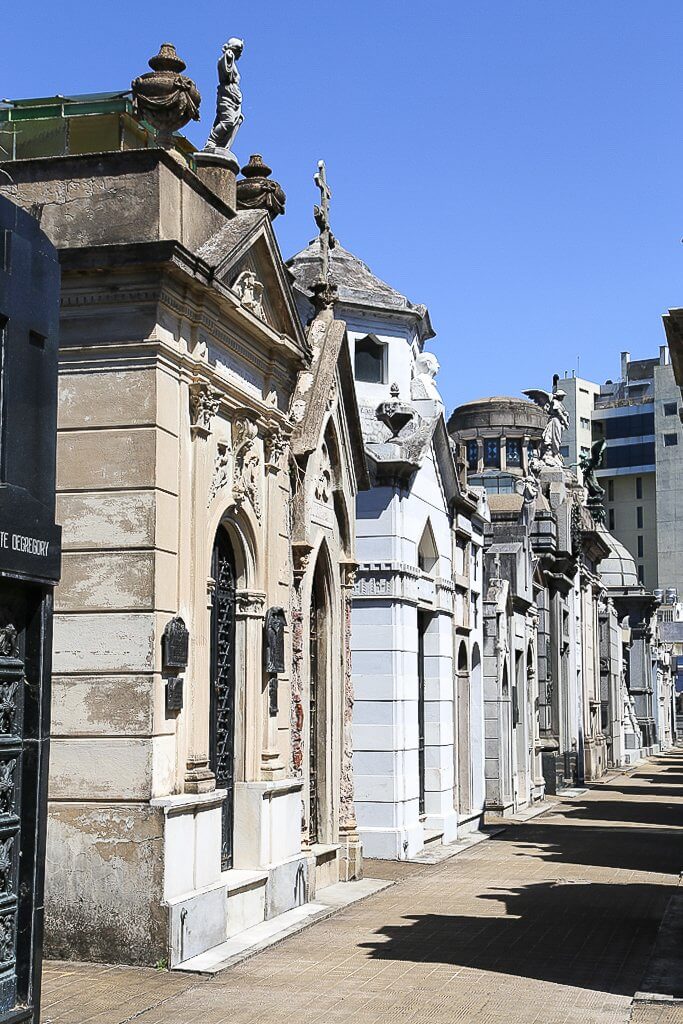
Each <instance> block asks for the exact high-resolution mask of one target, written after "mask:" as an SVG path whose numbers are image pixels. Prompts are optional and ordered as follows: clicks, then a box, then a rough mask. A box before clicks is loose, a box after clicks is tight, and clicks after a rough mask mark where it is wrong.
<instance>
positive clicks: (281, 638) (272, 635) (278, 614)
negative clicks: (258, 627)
mask: <svg viewBox="0 0 683 1024" xmlns="http://www.w3.org/2000/svg"><path fill="white" fill-rule="evenodd" d="M286 624H287V620H286V618H285V610H284V608H269V609H268V611H267V612H266V621H265V633H266V637H265V640H266V642H265V654H266V672H267V673H268V674H269V675H276V674H277V673H278V672H284V670H285V625H286Z"/></svg>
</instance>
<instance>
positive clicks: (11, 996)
mask: <svg viewBox="0 0 683 1024" xmlns="http://www.w3.org/2000/svg"><path fill="white" fill-rule="evenodd" d="M16 641H17V633H16V630H15V628H14V626H12V625H10V624H8V623H5V625H4V626H2V627H0V1012H5V1011H7V1010H10V1009H12V1008H13V1007H14V1006H15V1004H16V1002H17V961H16V957H17V952H16V946H17V931H18V913H19V908H18V905H17V901H18V890H19V877H18V876H19V852H20V846H21V834H20V818H21V774H22V761H23V756H22V755H23V742H22V736H23V725H24V686H25V680H24V663H23V661H22V660H21V659H20V658H19V657H18V656H17V651H16Z"/></svg>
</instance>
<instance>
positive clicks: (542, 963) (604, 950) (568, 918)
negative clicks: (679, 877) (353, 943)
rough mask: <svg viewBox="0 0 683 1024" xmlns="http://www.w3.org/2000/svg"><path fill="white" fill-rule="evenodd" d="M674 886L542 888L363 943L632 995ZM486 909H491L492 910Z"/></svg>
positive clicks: (396, 953) (378, 950)
mask: <svg viewBox="0 0 683 1024" xmlns="http://www.w3.org/2000/svg"><path fill="white" fill-rule="evenodd" d="M673 892H675V889H674V887H673V886H663V885H630V884H629V885H618V884H601V883H592V884H590V883H588V884H584V883H568V882H563V881H561V880H559V881H557V882H543V883H539V884H534V885H526V886H520V887H515V888H510V889H500V890H496V891H495V892H493V893H489V894H485V895H482V896H480V897H478V898H479V899H480V900H482V908H481V913H482V915H488V914H491V912H492V911H494V912H495V909H496V908H493V907H491V906H490V902H494V903H498V904H499V905H500V906H499V908H498V909H500V910H503V911H504V912H505V915H506V916H505V917H491V916H481V917H479V916H476V917H475V916H472V917H463V916H452V917H451V916H445V915H441V914H425V915H422V916H416V917H406V918H404V920H405V924H403V925H398V926H389V925H387V926H385V927H384V928H381V929H380V930H379V931H378V932H377V933H376V934H377V936H381V938H380V937H378V938H377V940H375V941H373V942H366V943H361V946H362V948H364V949H368V950H370V951H371V954H372V956H373V957H375V958H377V959H382V960H399V961H409V962H410V961H412V962H419V963H424V962H427V963H438V964H452V965H453V966H455V965H458V966H462V967H470V968H475V969H478V970H483V971H495V972H498V973H501V974H510V975H515V976H517V977H522V978H534V979H537V980H542V981H550V982H555V983H556V984H560V985H571V986H575V987H580V988H585V989H593V990H596V991H600V992H613V993H616V994H620V995H627V996H632V995H633V994H634V992H636V991H637V990H638V987H639V985H640V981H641V978H642V977H643V973H644V970H645V967H646V964H647V961H648V957H649V955H650V952H651V950H652V946H653V944H654V941H655V938H656V935H657V929H658V926H659V922H660V919H661V917H662V914H663V912H664V908H665V906H666V903H667V900H668V898H669V897H670V896H671V895H672V893H673ZM487 904H489V905H487Z"/></svg>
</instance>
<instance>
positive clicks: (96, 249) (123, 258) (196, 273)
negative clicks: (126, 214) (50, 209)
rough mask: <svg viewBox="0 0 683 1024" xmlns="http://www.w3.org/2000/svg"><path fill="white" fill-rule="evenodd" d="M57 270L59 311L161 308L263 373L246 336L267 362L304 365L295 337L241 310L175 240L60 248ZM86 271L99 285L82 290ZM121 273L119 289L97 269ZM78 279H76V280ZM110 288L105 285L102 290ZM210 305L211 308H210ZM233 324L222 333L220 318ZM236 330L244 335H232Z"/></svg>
mask: <svg viewBox="0 0 683 1024" xmlns="http://www.w3.org/2000/svg"><path fill="white" fill-rule="evenodd" d="M60 262H61V266H62V301H61V305H62V310H67V309H73V308H79V307H83V306H89V307H98V306H116V307H119V306H121V305H126V304H139V303H150V304H154V303H157V304H161V305H164V306H166V307H167V308H168V309H170V310H172V312H173V313H175V314H176V315H178V316H181V317H183V318H185V319H186V320H188V321H189V322H190V323H191V324H193V325H194V326H196V327H199V328H202V327H203V328H204V329H205V330H207V331H209V332H210V333H212V334H213V335H214V336H215V337H216V338H217V339H218V340H219V341H221V342H222V344H224V345H226V347H228V348H230V349H236V350H237V351H240V352H241V354H242V355H243V356H244V357H246V358H248V359H249V360H250V361H252V362H254V363H255V365H257V366H259V365H260V367H261V368H262V369H264V370H267V368H268V365H269V363H268V361H266V360H264V359H263V356H262V355H258V354H257V353H255V352H250V351H249V349H248V348H247V347H244V346H245V343H246V341H247V338H249V340H250V341H252V340H253V342H254V343H255V344H257V345H258V346H259V347H260V348H261V349H263V348H265V349H266V350H267V351H268V354H269V355H270V356H271V359H272V357H273V355H274V354H275V353H277V356H278V357H279V358H280V359H282V361H283V362H288V363H292V362H293V363H294V364H295V366H296V368H297V369H300V368H301V367H303V366H304V365H305V358H304V353H303V352H302V351H301V349H300V348H299V346H298V345H297V344H296V342H295V341H294V339H292V338H290V337H288V336H287V335H284V334H279V333H278V332H277V331H275V330H274V329H273V328H272V327H270V325H268V324H266V323H265V322H264V321H263V320H261V319H259V318H258V317H256V316H254V315H253V314H252V313H251V312H250V311H249V310H247V309H245V308H244V307H243V306H242V305H241V303H240V301H239V298H238V297H237V295H235V294H234V292H232V291H231V290H230V289H229V288H227V287H226V286H225V285H224V284H222V283H221V282H220V281H219V280H218V279H217V278H216V277H215V275H214V271H213V268H212V267H210V266H209V265H208V264H207V263H205V262H204V261H203V260H201V259H199V258H198V257H197V256H195V255H194V254H192V253H190V252H189V251H188V250H187V249H185V248H184V246H182V245H180V243H178V242H146V243H136V244H130V245H128V244H126V245H100V246H91V247H83V248H79V249H63V250H61V252H60ZM88 270H93V271H95V270H96V271H97V272H98V274H97V278H96V281H97V284H98V285H99V287H97V288H93V287H92V286H91V287H86V288H81V287H80V285H81V282H83V281H84V277H83V274H84V272H86V273H87V271H88ZM107 270H109V271H111V272H112V274H113V275H114V278H115V277H116V275H117V273H118V272H121V273H122V274H123V273H125V274H126V276H127V278H128V280H127V281H126V283H125V284H124V285H123V286H121V284H119V283H117V282H116V280H115V279H114V280H113V281H105V282H103V285H102V284H100V281H101V280H102V278H101V274H102V271H107ZM150 271H152V272H153V273H154V272H156V275H158V276H157V278H156V280H154V281H151V282H149V283H147V284H146V286H145V287H141V286H140V285H139V284H136V283H135V280H134V277H133V276H132V275H133V274H135V275H138V274H141V273H144V272H147V274H149V272H150ZM76 275H77V276H76ZM174 282H175V283H177V284H178V285H179V286H180V289H179V290H180V292H181V294H177V293H175V292H174V290H173V287H172V284H173V283H174ZM107 285H109V287H107ZM212 305H213V306H215V307H216V308H215V310H212V309H211V306H212ZM223 317H225V320H226V321H227V322H228V323H230V322H231V323H233V324H234V325H235V330H234V331H227V330H226V329H225V328H224V327H223V325H222V323H221V319H222V318H223ZM238 328H241V330H240V331H239V333H241V334H242V335H243V337H242V339H241V340H240V339H238V338H237V337H236V335H237V333H238Z"/></svg>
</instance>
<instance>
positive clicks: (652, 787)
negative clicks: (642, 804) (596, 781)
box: [591, 776, 683, 800]
mask: <svg viewBox="0 0 683 1024" xmlns="http://www.w3.org/2000/svg"><path fill="white" fill-rule="evenodd" d="M653 779H654V776H653ZM663 781H664V782H665V783H667V785H661V786H660V785H659V781H657V782H656V783H655V782H654V781H653V782H650V783H647V784H646V785H643V786H628V785H626V784H623V785H619V783H617V782H611V783H610V785H609V790H605V789H602V787H600V788H593V787H591V792H592V793H604V792H606V791H607V792H611V791H612V790H616V791H617V793H623V794H624V796H648V797H662V796H674V797H676V798H677V799H679V800H680V799H681V797H683V789H681V787H680V786H670V785H668V782H669V779H664V780H663Z"/></svg>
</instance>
